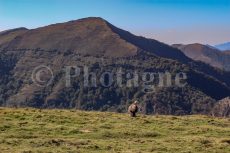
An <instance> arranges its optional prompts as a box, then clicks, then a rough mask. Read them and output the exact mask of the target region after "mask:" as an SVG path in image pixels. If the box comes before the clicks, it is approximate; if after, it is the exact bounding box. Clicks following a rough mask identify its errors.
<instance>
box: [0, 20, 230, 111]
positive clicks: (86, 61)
mask: <svg viewBox="0 0 230 153" xmlns="http://www.w3.org/2000/svg"><path fill="white" fill-rule="evenodd" d="M146 44H147V45H146ZM0 53H1V54H0V55H1V56H0V63H1V69H2V70H4V73H3V72H1V71H0V73H1V74H2V77H1V78H0V86H1V89H2V90H0V105H3V106H31V107H39V108H40V107H41V108H77V109H83V110H102V111H105V110H109V111H114V110H115V111H121V112H124V111H126V106H127V101H130V100H134V99H140V100H141V101H142V105H143V108H144V110H145V112H146V113H147V114H148V113H150V114H154V113H160V114H176V115H179V114H194V113H201V114H208V113H210V111H211V109H212V106H213V105H214V103H215V102H216V100H219V99H222V98H224V97H226V96H229V93H230V88H229V84H230V80H229V77H228V76H230V73H227V72H224V71H221V70H219V69H214V68H212V67H210V66H208V65H206V64H204V63H199V62H195V61H193V60H192V59H190V58H188V57H186V56H185V55H184V53H182V52H181V51H180V50H178V49H175V48H172V47H170V46H168V45H166V44H162V43H160V42H159V41H156V40H153V39H147V38H144V37H138V36H135V35H133V34H131V33H129V32H127V31H124V30H121V29H119V28H116V27H115V26H113V25H111V24H110V23H108V22H107V21H105V20H103V19H102V18H86V19H80V20H74V21H69V22H65V23H58V24H53V25H49V26H45V27H40V28H37V29H32V30H28V31H26V32H25V33H22V34H20V35H17V36H15V37H12V39H11V40H10V41H8V42H6V43H3V44H0ZM41 64H42V65H48V66H49V67H50V68H51V69H52V70H53V71H54V78H55V79H54V82H52V84H51V85H50V86H49V87H37V86H36V84H35V83H34V82H32V81H31V76H30V75H31V73H32V72H33V70H34V69H35V68H36V67H37V66H39V65H41ZM66 65H67V66H68V65H72V66H76V65H77V66H85V65H87V66H89V69H91V70H93V71H94V72H95V73H96V75H97V76H98V75H99V74H100V73H101V71H102V70H103V69H104V70H107V69H109V70H111V71H116V70H117V69H119V68H123V69H124V70H126V71H132V70H136V71H138V72H139V73H144V72H148V71H150V72H152V73H153V72H164V71H169V72H171V73H172V74H173V75H175V74H176V73H178V72H184V73H187V74H188V75H189V76H188V86H186V88H185V89H183V90H182V89H180V88H176V87H169V88H162V89H157V91H156V92H155V93H152V94H147V93H143V92H142V91H141V89H140V87H136V88H135V87H133V88H124V87H123V88H118V87H117V86H115V85H112V86H111V87H110V88H105V87H102V86H99V87H98V88H84V87H83V86H82V84H79V82H80V81H82V80H81V78H76V80H74V81H73V82H72V83H73V84H74V85H75V86H74V87H71V88H66V87H65V86H64V83H63V79H64V78H65V75H63V73H62V72H61V70H62V69H63V68H64V67H65V66H66ZM44 77H45V76H44ZM126 80H127V79H126ZM170 95H171V96H170Z"/></svg>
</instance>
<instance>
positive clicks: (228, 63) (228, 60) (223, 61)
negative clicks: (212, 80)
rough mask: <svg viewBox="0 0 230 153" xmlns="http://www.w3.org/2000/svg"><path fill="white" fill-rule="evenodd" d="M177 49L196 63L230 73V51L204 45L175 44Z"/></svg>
mask: <svg viewBox="0 0 230 153" xmlns="http://www.w3.org/2000/svg"><path fill="white" fill-rule="evenodd" d="M172 46H173V47H175V48H178V49H180V50H181V51H182V52H183V53H184V54H185V55H186V56H188V57H189V58H192V59H193V60H196V61H202V62H205V63H207V64H210V65H211V66H214V67H217V68H220V69H223V70H226V71H230V54H229V51H223V52H221V51H220V50H218V49H216V48H214V47H211V46H208V45H202V44H197V43H196V44H188V45H182V44H174V45H172Z"/></svg>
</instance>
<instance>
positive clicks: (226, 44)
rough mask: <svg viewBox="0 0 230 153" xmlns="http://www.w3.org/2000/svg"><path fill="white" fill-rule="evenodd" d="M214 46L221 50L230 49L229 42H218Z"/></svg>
mask: <svg viewBox="0 0 230 153" xmlns="http://www.w3.org/2000/svg"><path fill="white" fill-rule="evenodd" d="M214 47H216V48H217V49H219V50H222V51H225V50H230V42H226V43H223V44H218V45H215V46H214Z"/></svg>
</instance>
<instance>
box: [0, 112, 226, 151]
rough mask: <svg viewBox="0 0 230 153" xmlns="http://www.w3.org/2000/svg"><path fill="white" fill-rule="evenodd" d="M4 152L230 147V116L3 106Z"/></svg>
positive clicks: (0, 139) (0, 132)
mask: <svg viewBox="0 0 230 153" xmlns="http://www.w3.org/2000/svg"><path fill="white" fill-rule="evenodd" d="M0 123H1V124H0V152H1V153H4V152H7V153H8V152H11V153H14V152H42V153H43V152H74V153H75V152H86V153H89V152H90V153H91V152H127V153H128V152H130V153H136V152H157V153H160V152H179V153H180V152H183V153H185V152H186V153H189V152H192V153H193V152H204V153H206V152H209V153H212V152H218V153H220V152H221V153H225V152H226V153H227V152H230V122H229V119H219V118H211V117H206V116H183V117H176V116H143V115H139V116H138V117H137V118H130V117H129V116H128V114H116V113H102V112H83V111H74V110H72V111H71V110H36V109H9V108H0Z"/></svg>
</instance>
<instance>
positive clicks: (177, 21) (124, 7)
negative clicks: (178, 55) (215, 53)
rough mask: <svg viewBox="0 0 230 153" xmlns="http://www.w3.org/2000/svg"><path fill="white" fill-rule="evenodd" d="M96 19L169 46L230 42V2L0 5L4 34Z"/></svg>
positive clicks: (49, 0) (63, 0)
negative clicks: (73, 21)
mask: <svg viewBox="0 0 230 153" xmlns="http://www.w3.org/2000/svg"><path fill="white" fill-rule="evenodd" d="M92 16H93V17H102V18H104V19H105V20H107V21H108V22H110V23H112V24H114V25H115V26H117V27H119V28H122V29H124V30H127V31H130V32H132V33H133V34H136V35H141V36H145V37H148V38H153V39H157V40H159V41H161V42H164V43H167V44H175V43H183V44H189V43H203V44H210V45H214V44H219V43H223V42H229V41H230V0H37V1H35V0H0V31H3V30H7V29H13V28H17V27H26V28H29V29H33V28H37V27H42V26H45V25H49V24H54V23H60V22H66V21H69V20H76V19H80V18H85V17H92Z"/></svg>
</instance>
